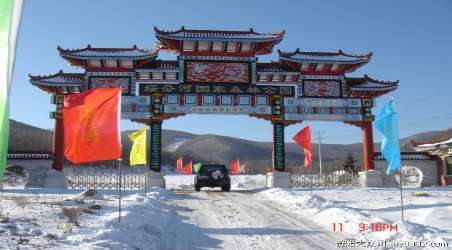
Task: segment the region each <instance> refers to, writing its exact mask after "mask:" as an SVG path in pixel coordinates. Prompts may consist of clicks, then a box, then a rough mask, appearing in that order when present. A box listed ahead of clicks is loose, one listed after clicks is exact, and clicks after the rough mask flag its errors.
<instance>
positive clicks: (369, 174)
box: [359, 170, 383, 187]
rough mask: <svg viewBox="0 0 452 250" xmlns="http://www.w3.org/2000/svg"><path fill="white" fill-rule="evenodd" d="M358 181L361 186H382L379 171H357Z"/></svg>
mask: <svg viewBox="0 0 452 250" xmlns="http://www.w3.org/2000/svg"><path fill="white" fill-rule="evenodd" d="M359 183H360V186H361V187H383V178H382V176H381V171H379V170H369V171H361V172H359Z"/></svg>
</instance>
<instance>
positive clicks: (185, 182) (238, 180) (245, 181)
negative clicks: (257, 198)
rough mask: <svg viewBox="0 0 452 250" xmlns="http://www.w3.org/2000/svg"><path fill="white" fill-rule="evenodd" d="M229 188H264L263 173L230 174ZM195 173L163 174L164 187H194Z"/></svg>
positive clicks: (190, 188) (174, 188) (175, 188)
mask: <svg viewBox="0 0 452 250" xmlns="http://www.w3.org/2000/svg"><path fill="white" fill-rule="evenodd" d="M230 177H231V190H251V189H258V188H264V187H265V185H266V177H265V175H262V174H258V175H231V176H230ZM194 180H195V175H180V174H174V175H165V185H166V189H171V190H178V189H189V190H193V189H194Z"/></svg>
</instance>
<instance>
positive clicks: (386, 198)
mask: <svg viewBox="0 0 452 250" xmlns="http://www.w3.org/2000/svg"><path fill="white" fill-rule="evenodd" d="M171 178H173V180H172V182H173V185H174V187H177V189H182V190H176V191H170V190H164V189H160V188H152V189H151V190H150V191H149V190H148V194H147V196H144V194H143V191H133V192H132V191H124V192H123V200H122V213H121V214H122V221H121V223H119V222H118V199H117V196H116V192H115V191H114V190H111V191H109V190H102V191H100V192H101V193H102V194H100V195H97V196H95V197H94V198H86V197H83V196H81V195H80V194H79V193H80V192H81V191H82V190H58V189H21V188H17V187H16V188H15V189H13V188H5V189H3V190H1V192H0V249H222V248H225V249H272V250H278V249H281V250H282V249H284V250H286V249H319V248H323V249H336V246H334V242H335V241H336V240H338V239H339V240H342V239H343V240H345V239H355V240H367V241H370V240H387V242H391V243H392V242H400V241H402V240H405V241H411V242H414V241H424V242H425V241H431V242H435V243H445V242H449V246H452V220H451V215H452V202H451V198H452V188H451V187H449V188H420V189H405V190H404V205H405V219H406V222H405V223H402V222H401V220H400V211H399V208H400V193H399V190H398V189H377V188H368V189H367V188H366V189H364V188H363V189H344V188H338V189H313V190H310V189H296V190H288V189H263V188H262V187H263V186H265V176H263V175H257V176H233V185H232V186H233V189H235V190H236V191H235V192H234V190H233V191H232V192H231V193H223V192H218V191H212V190H205V191H201V192H194V191H191V190H187V189H189V188H191V187H192V186H191V185H192V183H191V182H190V180H193V178H192V176H183V175H173V176H166V180H167V183H171V180H170V179H171ZM256 188H257V189H256ZM238 189H240V190H238ZM253 189H255V190H253ZM64 211H66V215H65V213H64ZM71 211H72V212H74V213H72V215H78V216H75V218H76V220H75V221H76V222H78V224H79V225H78V226H77V225H75V224H76V223H71V222H69V218H70V215H71V213H69V212H71ZM333 223H336V227H337V231H339V223H342V227H343V232H334V230H333V228H332V225H333ZM360 223H365V224H369V223H384V224H393V225H395V224H396V225H397V227H398V231H397V232H389V231H383V232H372V230H369V229H367V230H364V232H359V229H360V228H359V224H360ZM319 242H325V243H323V245H319ZM377 249H381V248H377ZM385 249H400V247H397V246H395V245H392V246H388V245H387V247H386V248H385ZM403 249H418V248H409V247H408V248H403ZM429 249H446V248H429ZM448 249H451V247H449V248H448Z"/></svg>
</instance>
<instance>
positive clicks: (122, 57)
mask: <svg viewBox="0 0 452 250" xmlns="http://www.w3.org/2000/svg"><path fill="white" fill-rule="evenodd" d="M60 56H61V57H63V58H64V59H66V60H68V59H79V60H91V59H92V60H134V61H138V60H146V59H153V58H155V57H156V55H154V54H152V55H145V56H108V55H107V56H100V55H96V56H86V55H71V54H65V53H61V52H60Z"/></svg>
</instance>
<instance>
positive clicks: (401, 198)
mask: <svg viewBox="0 0 452 250" xmlns="http://www.w3.org/2000/svg"><path fill="white" fill-rule="evenodd" d="M402 173H403V171H402V168H400V177H399V187H400V208H401V212H402V222H403V221H404V218H403V217H404V216H403V192H402V189H403V188H402V177H403V175H402Z"/></svg>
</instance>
